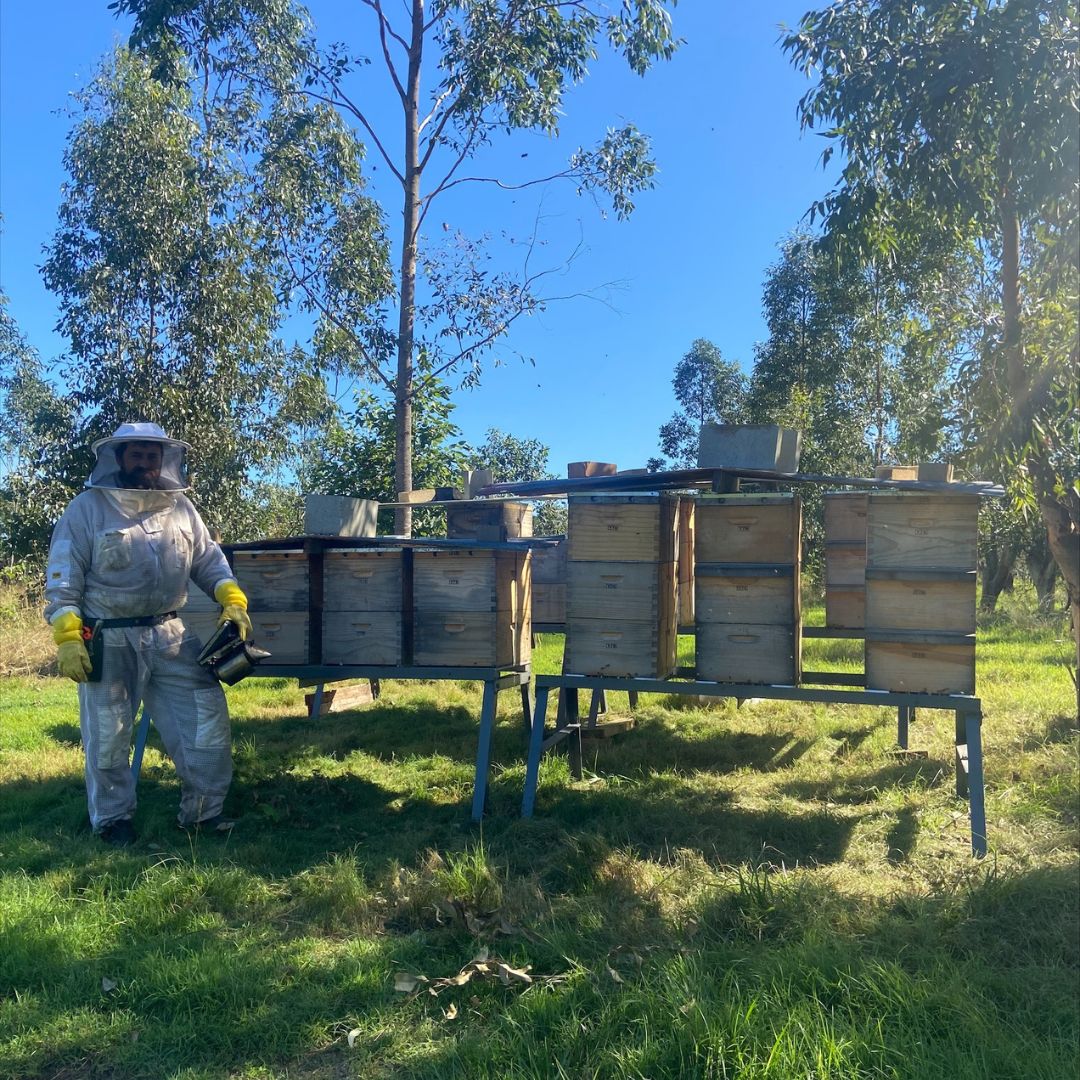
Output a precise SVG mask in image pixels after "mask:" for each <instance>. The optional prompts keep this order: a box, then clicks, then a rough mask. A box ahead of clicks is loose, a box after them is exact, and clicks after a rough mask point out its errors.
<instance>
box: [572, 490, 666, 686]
mask: <svg viewBox="0 0 1080 1080" xmlns="http://www.w3.org/2000/svg"><path fill="white" fill-rule="evenodd" d="M677 510H678V500H677V498H675V497H673V496H670V495H610V496H609V495H582V496H578V497H576V498H571V499H570V500H569V510H568V518H569V532H568V549H567V553H568V560H567V575H566V578H567V588H566V652H565V660H564V667H565V670H566V671H567V672H569V673H572V674H576V675H611V676H627V677H642V678H666V677H667V676H668V675H670V674H671V673H672V672H673V671H674V669H675V656H676V650H677V646H678V626H677V618H678V605H677V597H676V584H677V583H676V575H675V553H676V538H677Z"/></svg>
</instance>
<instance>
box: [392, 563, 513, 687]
mask: <svg viewBox="0 0 1080 1080" xmlns="http://www.w3.org/2000/svg"><path fill="white" fill-rule="evenodd" d="M412 557H413V567H412V572H413V580H412V602H413V656H412V662H413V663H414V664H417V665H421V666H428V665H431V666H436V667H442V666H446V667H457V666H469V667H511V666H514V665H518V664H526V663H528V662H529V659H530V658H531V655H532V572H531V571H532V556H531V553H530V552H529V551H528V550H520V551H506V550H500V549H491V548H475V549H474V548H465V549H462V548H458V549H442V550H427V549H418V550H416V551H414V552H413V556H412Z"/></svg>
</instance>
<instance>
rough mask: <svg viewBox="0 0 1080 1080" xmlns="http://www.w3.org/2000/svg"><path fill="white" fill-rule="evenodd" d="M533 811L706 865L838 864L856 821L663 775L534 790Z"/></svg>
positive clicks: (617, 841)
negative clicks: (760, 802)
mask: <svg viewBox="0 0 1080 1080" xmlns="http://www.w3.org/2000/svg"><path fill="white" fill-rule="evenodd" d="M537 812H538V813H540V814H542V815H543V816H544V817H545V818H549V817H550V818H551V819H552V820H553V821H556V822H558V823H560V824H561V825H562V826H563V827H564V828H566V829H573V828H575V823H581V824H578V825H577V827H579V828H580V827H582V825H584V826H585V827H587V828H588V830H589V832H590V833H591V834H593V835H594V836H596V837H599V838H602V839H603V840H604V841H605V842H607V843H609V844H611V845H615V846H618V845H626V846H629V847H630V848H631V849H632V850H633V851H634V852H636V853H637V854H639V855H641V856H642V857H644V858H648V859H654V860H659V861H667V860H668V859H669V858H670V857H671V854H672V852H673V851H675V850H677V849H680V848H683V849H690V850H693V851H696V852H698V853H700V855H701V856H702V857H703V858H704V859H705V860H706V861H707V862H709V863H711V864H713V865H731V864H735V863H740V862H745V861H756V860H758V859H760V858H761V856H762V852H763V851H767V852H769V853H770V859H771V860H772V861H774V862H776V863H781V862H782V863H784V864H785V865H787V866H794V865H796V864H800V865H805V864H824V863H834V862H838V861H840V860H841V859H843V857H844V853H845V851H846V850H847V846H848V844H849V842H850V839H851V835H852V833H853V831H854V830H855V828H856V827H857V825H858V822H859V819H858V818H857V817H856V816H853V815H844V816H841V815H839V814H835V813H832V812H830V811H828V810H820V811H810V812H805V811H804V812H802V813H799V814H790V813H785V812H784V811H781V810H775V809H764V810H762V809H757V808H751V807H744V806H740V805H739V804H738V802H737V801H736V800H735V798H734V797H733V796H732V795H731V794H729V793H727V792H720V793H713V792H703V791H699V790H695V789H693V788H690V787H687V785H685V784H684V783H682V782H680V781H678V780H675V779H672V778H669V777H655V778H652V779H650V780H646V781H643V782H641V783H638V784H627V785H625V786H623V785H620V786H619V787H616V788H614V789H608V790H603V791H598V790H580V789H576V788H554V789H545V790H541V792H540V795H539V799H538V811H537ZM568 870H569V871H570V872H571V875H572V877H573V878H574V879H577V880H579V881H580V879H581V878H587V877H588V876H589V874H590V872H591V870H590V868H589V867H578V868H577V870H574V869H573V868H572V867H568ZM562 884H563V885H564V886H565V884H566V883H562ZM554 886H555V887H556V888H559V887H560V882H559V881H558V880H556V881H555V882H554Z"/></svg>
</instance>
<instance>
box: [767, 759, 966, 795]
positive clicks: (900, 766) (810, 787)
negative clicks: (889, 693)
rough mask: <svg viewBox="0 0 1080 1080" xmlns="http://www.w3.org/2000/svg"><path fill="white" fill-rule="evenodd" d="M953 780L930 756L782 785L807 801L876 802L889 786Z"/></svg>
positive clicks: (784, 791)
mask: <svg viewBox="0 0 1080 1080" xmlns="http://www.w3.org/2000/svg"><path fill="white" fill-rule="evenodd" d="M952 782H953V777H952V773H951V772H949V771H948V770H947V769H946V767H945V765H944V763H943V762H940V761H933V760H930V759H926V760H918V761H898V762H895V763H893V764H890V765H882V766H879V767H876V768H870V769H864V770H862V771H859V772H852V771H851V770H850V768H849V770H848V771H846V772H845V773H844V774H843V775H835V774H832V775H829V776H827V777H822V778H821V779H813V780H789V781H787V782H785V783H783V784H781V785H780V788H779V791H780V793H781V794H784V795H790V796H792V797H794V798H796V799H804V800H806V801H808V802H830V803H840V804H844V805H848V806H860V805H864V804H869V803H874V802H877V800H878V799H879V798H880V796H881V793H882V791H885V790H888V789H889V788H917V787H918V788H936V787H941V786H942V785H944V784H951V783H952Z"/></svg>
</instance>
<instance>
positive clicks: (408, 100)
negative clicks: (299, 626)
mask: <svg viewBox="0 0 1080 1080" xmlns="http://www.w3.org/2000/svg"><path fill="white" fill-rule="evenodd" d="M423 54H424V0H412V35H411V39H410V42H409V73H408V78H407V80H406V83H405V96H404V101H403V105H404V112H405V172H404V189H405V200H404V206H403V208H402V229H401V289H400V293H399V302H400V305H401V310H400V313H399V315H398V340H397V378H396V379H395V381H394V484H395V486H396V488H397V491H410V490H411V489H412V485H413V475H412V431H413V417H412V412H413V409H412V405H413V399H412V392H413V350H414V346H415V340H414V333H415V322H416V237H417V229H418V228H419V223H420V64H421V61H422V60H423ZM394 531H395V532H396V533H398V535H400V536H411V535H412V508H411V507H408V506H404V507H398V509H397V510H396V511H395V513H394Z"/></svg>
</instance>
